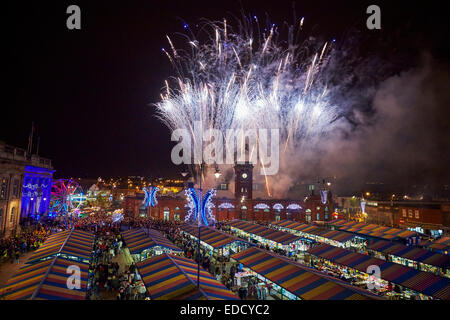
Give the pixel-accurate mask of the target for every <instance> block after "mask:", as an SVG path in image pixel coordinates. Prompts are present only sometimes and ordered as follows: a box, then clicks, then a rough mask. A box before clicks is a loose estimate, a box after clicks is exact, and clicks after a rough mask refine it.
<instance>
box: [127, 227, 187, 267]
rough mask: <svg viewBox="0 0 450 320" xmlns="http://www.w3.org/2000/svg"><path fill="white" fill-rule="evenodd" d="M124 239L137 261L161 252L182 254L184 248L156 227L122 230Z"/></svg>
mask: <svg viewBox="0 0 450 320" xmlns="http://www.w3.org/2000/svg"><path fill="white" fill-rule="evenodd" d="M122 237H123V240H124V241H125V244H126V246H127V248H128V250H129V252H130V254H131V256H132V258H133V260H134V261H135V262H138V261H143V260H145V259H148V258H150V257H153V256H155V255H159V254H161V253H170V254H180V253H181V252H182V250H181V249H180V248H179V247H177V246H176V245H175V244H173V243H172V242H171V241H170V240H168V239H167V238H165V237H164V236H163V235H162V234H161V233H160V232H159V231H157V230H154V229H144V228H139V229H132V230H128V231H125V232H122Z"/></svg>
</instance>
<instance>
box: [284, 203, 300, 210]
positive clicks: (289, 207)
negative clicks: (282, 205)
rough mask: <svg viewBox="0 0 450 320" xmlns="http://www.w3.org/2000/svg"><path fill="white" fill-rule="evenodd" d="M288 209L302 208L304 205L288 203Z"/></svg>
mask: <svg viewBox="0 0 450 320" xmlns="http://www.w3.org/2000/svg"><path fill="white" fill-rule="evenodd" d="M286 209H288V210H301V209H302V207H301V206H300V205H299V204H297V203H291V204H290V205H288V206H287V207H286Z"/></svg>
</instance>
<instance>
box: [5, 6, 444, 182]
mask: <svg viewBox="0 0 450 320" xmlns="http://www.w3.org/2000/svg"><path fill="white" fill-rule="evenodd" d="M293 2H294V1H276V2H272V3H271V4H261V3H260V2H258V1H227V2H220V3H214V5H213V6H212V5H211V2H201V1H196V2H189V3H187V2H170V3H148V2H142V1H128V2H127V3H120V4H119V3H110V2H107V1H96V2H95V3H92V1H91V2H87V1H77V3H76V4H77V5H79V6H80V7H81V10H82V29H81V30H80V31H69V30H67V28H66V19H67V16H68V15H67V14H66V13H65V12H66V8H67V6H69V5H70V4H73V3H71V2H68V1H57V2H56V1H47V2H45V4H42V3H39V4H37V3H32V4H28V3H27V4H16V3H14V4H12V3H8V4H7V8H6V9H4V12H5V13H6V18H5V19H4V21H5V22H6V25H7V26H8V28H7V29H6V30H8V32H7V33H8V34H7V40H6V42H7V46H6V47H7V55H8V58H7V60H5V61H7V63H6V69H7V76H6V78H7V79H8V85H7V90H6V97H7V99H6V101H7V102H6V103H5V106H4V107H3V114H4V115H6V114H7V117H5V118H4V119H7V124H6V126H5V125H4V126H1V127H0V140H2V141H4V142H5V143H7V144H10V145H14V146H17V147H21V148H24V149H26V147H27V143H28V135H29V133H30V129H31V123H32V121H34V124H35V128H36V132H35V142H34V146H35V147H34V151H36V139H37V137H40V146H39V155H41V156H42V157H46V158H50V159H52V161H53V166H54V168H55V170H56V173H55V176H56V177H70V176H73V177H81V178H96V177H98V176H102V177H106V176H107V177H112V176H133V175H135V176H136V175H139V176H150V177H159V176H162V177H166V176H167V177H172V178H176V177H178V176H180V177H181V175H180V174H179V172H180V171H181V167H177V166H175V165H173V164H172V163H171V160H170V151H171V148H172V146H173V145H174V143H173V142H171V141H170V131H169V129H168V128H166V126H165V125H164V124H163V123H162V122H161V121H160V120H158V119H157V118H156V117H155V115H154V111H155V108H154V107H153V106H152V104H153V103H156V102H158V101H159V94H160V92H161V88H163V86H164V80H165V79H166V78H168V77H169V76H171V75H172V69H171V66H170V63H169V62H168V60H167V58H166V57H165V55H164V54H163V53H162V52H161V48H163V47H166V48H167V46H168V45H167V40H166V37H165V36H166V34H167V35H171V36H172V35H173V34H174V33H176V32H183V24H184V22H186V23H188V24H189V26H190V28H195V24H196V23H197V22H198V21H199V20H200V19H201V18H208V19H212V20H216V19H222V18H223V17H229V16H230V13H232V14H234V15H239V14H240V10H241V8H242V7H243V9H244V10H245V12H246V13H247V14H255V15H258V16H264V15H265V13H266V12H267V13H268V15H269V16H270V18H271V19H272V20H273V21H276V22H278V23H280V24H281V23H282V22H283V21H284V20H286V21H292V19H293V18H292V17H293V12H294V10H293V5H292V4H293ZM403 3H404V4H402V5H400V4H399V3H397V2H396V4H392V3H389V2H386V1H378V3H377V4H378V5H380V6H381V7H382V12H383V14H382V30H381V31H373V32H372V33H371V34H367V35H366V34H365V32H367V33H369V31H368V30H367V29H365V31H364V28H365V20H366V18H367V14H365V8H367V6H368V5H369V4H372V3H370V2H368V1H358V2H350V1H348V2H346V3H345V5H342V4H337V3H336V2H334V1H322V2H321V4H320V7H318V6H317V3H314V2H310V3H305V2H304V1H301V2H300V1H298V2H296V4H295V12H296V14H297V17H298V16H305V17H306V22H305V25H306V26H305V28H309V31H310V32H312V33H313V34H314V35H316V36H320V37H323V38H324V39H337V42H339V41H344V40H345V39H346V38H347V37H349V35H353V34H357V35H358V36H360V37H361V38H362V39H364V41H365V42H364V43H363V44H362V46H361V48H360V50H361V52H362V54H363V55H364V54H366V55H372V54H378V55H380V56H383V58H385V59H387V60H392V63H395V64H396V66H397V67H398V71H396V72H398V74H401V73H402V72H404V71H405V70H409V69H410V68H412V67H416V66H417V65H418V64H420V62H419V61H420V59H421V56H422V54H423V52H428V53H430V54H431V55H432V56H433V59H434V61H436V63H437V64H438V65H443V66H445V67H446V68H447V67H448V60H447V59H448V51H447V49H446V48H445V44H444V42H445V40H446V37H445V31H444V28H443V27H442V26H443V25H444V21H445V20H444V19H445V15H444V10H443V9H442V8H439V6H430V5H429V2H425V1H422V2H421V3H419V4H417V3H416V4H414V5H412V4H410V3H409V2H406V1H405V2H403ZM208 4H209V5H208ZM361 30H363V31H361ZM394 44H395V46H394ZM443 99H444V98H443ZM443 101H445V99H444V100H443ZM436 112H437V113H436V114H434V115H433V117H435V119H449V112H448V108H446V109H442V108H441V109H437V111H436ZM444 128H445V127H444ZM449 134H450V128H448V126H447V127H446V131H444V132H436V133H430V136H429V137H430V139H433V143H436V144H437V148H438V149H441V148H442V147H443V148H444V149H443V150H442V154H441V156H442V159H437V158H436V156H437V155H436V154H430V158H431V159H430V162H429V163H430V165H429V167H430V168H435V170H434V171H435V172H434V173H433V172H432V173H433V174H431V175H433V177H432V178H429V179H430V180H429V179H428V175H430V170H429V168H427V169H424V168H421V167H418V168H415V170H416V171H415V172H410V176H411V177H414V178H412V180H411V181H413V180H414V181H421V182H423V183H424V184H426V183H429V182H430V181H433V183H434V181H435V177H434V175H436V176H440V177H441V180H442V181H449V180H450V174H449V173H448V172H449V170H448V169H446V168H444V167H442V166H443V165H445V163H446V161H447V160H446V159H449V158H448V151H447V150H446V149H445V147H446V144H445V143H446V142H445V137H447V139H448V138H449V137H450V135H449ZM436 139H437V140H436ZM439 139H441V140H442V141H440V140H439ZM448 140H450V139H448ZM435 141H438V142H435ZM447 146H448V142H447ZM417 151H418V152H420V146H417ZM434 158H436V159H434ZM447 164H448V161H447ZM381 166H382V167H380V168H378V169H377V170H379V171H377V172H374V174H375V175H377V174H378V173H379V174H380V175H382V174H384V171H386V168H385V167H383V165H381ZM427 170H428V171H427ZM392 172H393V173H392V174H393V175H395V170H392ZM442 173H444V176H442ZM390 178H392V181H396V177H395V176H392V177H390ZM439 183H442V182H439Z"/></svg>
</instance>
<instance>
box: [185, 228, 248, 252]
mask: <svg viewBox="0 0 450 320" xmlns="http://www.w3.org/2000/svg"><path fill="white" fill-rule="evenodd" d="M181 229H182V230H183V231H185V232H187V233H189V234H191V235H193V236H194V237H197V236H198V227H196V226H192V225H189V224H183V225H182V226H181ZM200 238H201V240H202V241H203V242H205V243H207V244H209V245H210V246H211V247H213V248H214V249H220V248H222V247H224V246H226V245H229V244H231V243H233V242H236V241H241V242H242V241H243V240H241V239H237V238H235V237H233V236H231V235H228V234H225V233H223V232H219V231H217V230H216V229H213V228H210V227H201V229H200Z"/></svg>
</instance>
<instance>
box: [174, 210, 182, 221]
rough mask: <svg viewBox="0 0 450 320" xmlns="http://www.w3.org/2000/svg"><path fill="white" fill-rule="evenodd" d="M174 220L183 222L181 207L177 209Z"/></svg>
mask: <svg viewBox="0 0 450 320" xmlns="http://www.w3.org/2000/svg"><path fill="white" fill-rule="evenodd" d="M173 220H175V221H180V220H181V216H180V208H179V207H176V208H175V212H174V214H173Z"/></svg>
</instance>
